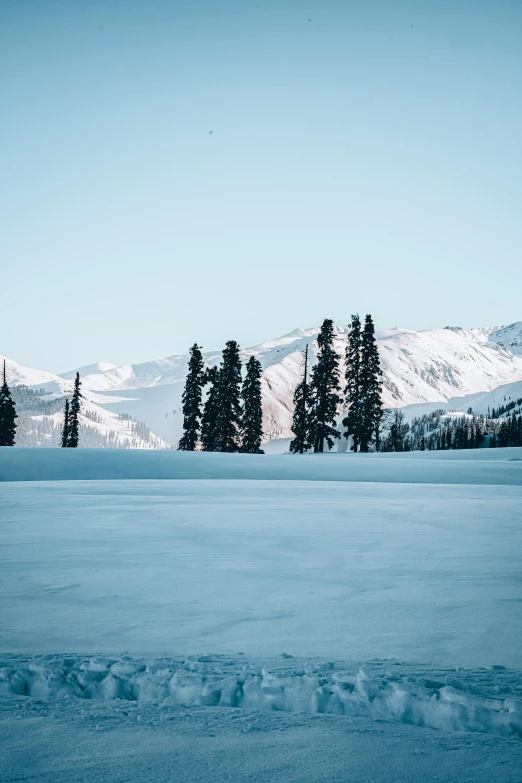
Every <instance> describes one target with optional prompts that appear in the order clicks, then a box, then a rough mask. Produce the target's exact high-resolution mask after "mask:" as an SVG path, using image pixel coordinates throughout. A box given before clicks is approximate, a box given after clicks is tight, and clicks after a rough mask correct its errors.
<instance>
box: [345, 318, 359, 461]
mask: <svg viewBox="0 0 522 783" xmlns="http://www.w3.org/2000/svg"><path fill="white" fill-rule="evenodd" d="M361 341H362V337H361V320H360V318H359V315H358V314H357V313H356V314H355V315H352V324H351V328H350V334H349V335H348V342H347V344H346V370H345V375H344V377H345V378H346V405H347V407H348V415H347V416H346V418H345V419H343V424H344V426H345V427H346V432H345V433H344V437H345V438H349V437H350V435H351V436H352V437H353V444H352V451H357V449H358V448H359V444H360V442H361V434H362V426H363V425H362V422H363V416H362V400H361Z"/></svg>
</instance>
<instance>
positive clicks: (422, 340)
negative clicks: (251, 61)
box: [8, 321, 522, 445]
mask: <svg viewBox="0 0 522 783" xmlns="http://www.w3.org/2000/svg"><path fill="white" fill-rule="evenodd" d="M318 332H319V328H318V327H313V328H311V329H295V330H294V331H292V332H290V333H289V334H286V335H284V336H283V337H279V338H277V339H275V340H270V341H268V342H265V343H261V344H260V345H257V346H254V347H252V348H248V349H246V350H244V351H242V357H243V359H244V360H246V359H247V358H248V357H249V356H250V355H252V354H254V355H255V356H256V357H257V358H258V359H259V360H260V362H261V364H262V366H263V377H262V388H263V411H264V431H265V435H266V438H267V439H272V438H287V437H290V435H291V430H290V426H291V421H292V411H293V394H294V390H295V386H296V384H297V383H298V381H299V379H300V377H301V374H302V366H303V357H302V352H303V351H304V348H305V346H306V345H309V350H310V354H311V362H312V364H313V363H314V362H315V350H316V337H317V334H318ZM347 335H348V328H347V327H337V328H336V337H335V347H336V350H337V351H338V353H339V355H340V357H341V359H344V352H345V347H346V340H347ZM376 337H377V340H378V348H379V353H380V357H381V365H382V369H383V397H384V404H385V405H386V406H387V407H405V406H415V407H417V406H422V408H423V411H422V412H425V411H427V410H433V409H434V408H436V407H444V408H448V407H449V406H451V407H452V408H454V409H460V408H461V405H460V404H459V402H461V403H462V405H463V406H465V408H463V409H466V408H467V407H468V406H469V405H471V404H472V402H473V401H471V402H470V401H469V397H470V395H471V396H474V395H484V393H489V392H493V391H494V390H495V389H497V387H501V386H504V385H506V384H515V383H517V382H520V381H522V321H518V322H516V323H513V324H510V325H508V326H503V327H484V328H478V329H462V328H460V327H446V328H443V329H427V330H422V331H411V330H406V329H399V328H395V329H386V330H380V331H378V332H377V333H376ZM204 358H205V362H206V363H207V364H208V365H209V366H210V365H213V364H218V363H219V361H220V358H221V352H220V351H211V352H208V353H205V354H204ZM187 361H188V356H187V355H174V356H169V357H167V358H165V359H158V360H154V361H149V362H144V363H140V364H132V365H125V366H115V365H113V364H99V365H89V366H88V367H85V368H81V369H80V373H81V375H82V383H83V391H84V394H85V396H86V398H87V399H88V400H89V401H90V402H91V403H92V404H94V405H96V407H97V408H99V409H101V410H104V411H106V412H111V413H112V414H114V415H115V416H118V414H130V415H132V416H133V417H134V418H135V419H139V420H141V421H144V422H146V424H147V425H148V427H150V429H151V430H152V431H153V432H155V433H156V434H157V435H158V436H159V437H160V438H161V439H162V440H163V441H165V442H167V443H170V444H173V445H175V444H176V442H177V440H178V439H179V436H180V433H181V423H182V418H181V395H182V392H183V385H184V378H185V373H186V370H187ZM74 372H75V371H71V372H69V373H64V374H62V375H60V376H58V375H53V374H52V373H40V375H37V374H38V373H39V371H30V370H28V369H27V368H19V367H18V365H16V366H14V367H13V368H12V366H11V365H8V377H9V376H10V375H11V377H12V380H13V381H14V382H15V383H26V384H27V385H31V386H33V387H34V386H36V385H37V386H38V387H43V388H44V390H46V392H48V393H49V394H52V395H61V396H63V394H64V393H66V392H67V391H68V387H70V384H71V379H72V378H73V377H74ZM31 373H34V375H31ZM504 393H505V392H504V391H500V390H499V392H498V393H497V394H496V396H497V397H499V398H500V397H501V396H503V395H504ZM513 393H516V392H513ZM493 397H495V395H493ZM493 397H491V399H493ZM441 403H443V404H441ZM477 404H478V402H476V403H475V405H477ZM474 409H475V408H474ZM477 412H480V411H479V410H478V408H477ZM484 412H485V411H484Z"/></svg>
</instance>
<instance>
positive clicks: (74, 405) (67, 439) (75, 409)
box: [61, 372, 82, 449]
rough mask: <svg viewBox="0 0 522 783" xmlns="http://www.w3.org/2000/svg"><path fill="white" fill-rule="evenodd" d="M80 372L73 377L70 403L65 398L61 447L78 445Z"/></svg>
mask: <svg viewBox="0 0 522 783" xmlns="http://www.w3.org/2000/svg"><path fill="white" fill-rule="evenodd" d="M80 387H81V382H80V373H79V372H77V373H76V378H75V379H74V389H73V395H72V398H71V404H70V405H69V399H68V398H66V400H65V411H64V417H63V429H62V443H61V445H62V448H64V449H75V448H77V446H78V440H79V435H80V420H79V417H80V399H81V397H82V395H81V393H80Z"/></svg>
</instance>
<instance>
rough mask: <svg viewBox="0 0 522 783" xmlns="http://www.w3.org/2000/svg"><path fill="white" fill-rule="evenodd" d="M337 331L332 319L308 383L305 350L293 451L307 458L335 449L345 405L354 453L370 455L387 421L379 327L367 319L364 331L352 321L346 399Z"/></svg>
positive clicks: (321, 338) (319, 344)
mask: <svg viewBox="0 0 522 783" xmlns="http://www.w3.org/2000/svg"><path fill="white" fill-rule="evenodd" d="M334 336H335V332H334V325H333V321H332V320H331V319H330V318H326V319H325V320H324V321H323V325H322V326H321V330H320V332H319V335H318V337H317V364H316V365H315V366H314V367H313V369H312V371H311V373H310V378H309V377H308V346H307V347H306V349H305V361H304V373H303V378H302V380H301V382H300V383H299V384H298V385H297V387H296V390H295V394H294V405H295V407H294V417H293V422H292V432H293V433H294V436H295V437H294V439H293V440H292V442H291V443H290V451H291V452H293V453H298V454H303V453H304V452H305V451H309V450H310V449H313V451H314V452H316V453H317V452H323V451H324V447H325V443H326V445H327V447H328V448H329V449H331V448H332V446H333V445H334V442H335V440H336V439H338V438H340V437H341V433H340V432H339V430H338V429H337V426H336V416H337V411H338V410H339V408H340V407H341V406H342V404H343V400H344V404H345V407H346V408H347V411H348V412H347V415H346V417H345V418H344V419H343V421H342V424H343V426H344V427H345V428H346V430H345V432H344V437H345V438H350V437H351V438H352V446H351V448H352V450H353V451H364V452H366V451H369V449H370V446H371V445H372V444H375V446H376V448H377V449H378V448H379V445H380V430H381V427H380V424H381V419H382V415H383V407H382V402H381V391H382V384H381V375H382V371H381V368H380V362H379V354H378V352H377V344H376V341H375V327H374V324H373V320H372V317H371V315H367V316H366V318H365V322H364V328H362V326H361V321H360V318H359V316H358V315H353V316H352V323H351V329H350V333H349V336H348V342H347V345H346V366H345V375H344V377H345V381H346V386H345V390H344V394H343V393H342V389H341V371H340V359H339V356H338V354H337V352H336V350H335V348H334Z"/></svg>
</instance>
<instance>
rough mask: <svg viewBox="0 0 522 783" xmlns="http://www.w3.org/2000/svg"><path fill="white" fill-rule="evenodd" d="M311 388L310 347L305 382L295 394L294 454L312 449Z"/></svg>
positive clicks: (305, 359) (296, 389) (305, 362)
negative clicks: (310, 441)
mask: <svg viewBox="0 0 522 783" xmlns="http://www.w3.org/2000/svg"><path fill="white" fill-rule="evenodd" d="M308 406H309V388H308V345H307V346H306V348H305V352H304V372H303V380H302V381H301V383H298V384H297V386H296V388H295V392H294V416H293V419H292V432H293V433H294V435H295V438H294V439H293V440H292V441H291V442H290V451H291V453H292V454H303V453H304V452H305V451H307V450H308V449H309V448H310V444H309V442H308V434H309V433H308V430H309V427H308V425H309V421H308V419H309V410H308Z"/></svg>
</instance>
